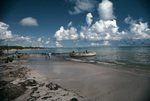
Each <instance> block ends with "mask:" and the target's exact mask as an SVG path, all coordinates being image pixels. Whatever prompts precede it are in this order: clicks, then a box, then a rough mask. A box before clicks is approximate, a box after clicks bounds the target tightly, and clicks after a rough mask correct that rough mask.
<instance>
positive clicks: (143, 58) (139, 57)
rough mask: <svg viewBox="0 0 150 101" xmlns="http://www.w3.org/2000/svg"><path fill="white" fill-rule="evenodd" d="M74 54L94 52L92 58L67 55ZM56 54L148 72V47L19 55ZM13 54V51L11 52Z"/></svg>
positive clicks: (91, 48)
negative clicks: (94, 54)
mask: <svg viewBox="0 0 150 101" xmlns="http://www.w3.org/2000/svg"><path fill="white" fill-rule="evenodd" d="M73 50H74V51H75V52H84V51H85V50H87V51H88V52H96V56H93V57H81V58H72V57H69V53H70V52H72V51H73ZM46 51H51V53H57V54H56V56H59V57H62V58H65V59H68V60H72V61H79V62H88V63H93V64H98V65H103V66H107V67H108V66H111V67H119V68H130V69H132V68H134V69H135V68H136V69H142V70H150V47H140V46H139V47H135V46H134V47H133V46H132V47H130V46H126V47H125V46H124V47H88V48H85V47H84V48H50V49H42V50H22V51H18V52H19V53H45V52H46ZM11 53H13V51H12V52H11Z"/></svg>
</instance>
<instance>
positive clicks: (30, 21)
mask: <svg viewBox="0 0 150 101" xmlns="http://www.w3.org/2000/svg"><path fill="white" fill-rule="evenodd" d="M19 23H20V24H21V25H22V26H38V22H37V20H36V19H35V18H32V17H27V18H23V19H22V20H21V21H20V22H19Z"/></svg>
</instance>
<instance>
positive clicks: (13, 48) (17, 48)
mask: <svg viewBox="0 0 150 101" xmlns="http://www.w3.org/2000/svg"><path fill="white" fill-rule="evenodd" d="M32 49H46V48H43V47H31V46H30V47H23V46H7V45H5V46H0V50H3V51H7V50H10V51H15V50H32Z"/></svg>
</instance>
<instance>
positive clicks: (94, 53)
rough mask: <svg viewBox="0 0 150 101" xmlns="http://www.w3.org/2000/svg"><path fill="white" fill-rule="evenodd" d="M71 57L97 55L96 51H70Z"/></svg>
mask: <svg viewBox="0 0 150 101" xmlns="http://www.w3.org/2000/svg"><path fill="white" fill-rule="evenodd" d="M69 55H70V57H91V56H96V52H93V53H70V54H69Z"/></svg>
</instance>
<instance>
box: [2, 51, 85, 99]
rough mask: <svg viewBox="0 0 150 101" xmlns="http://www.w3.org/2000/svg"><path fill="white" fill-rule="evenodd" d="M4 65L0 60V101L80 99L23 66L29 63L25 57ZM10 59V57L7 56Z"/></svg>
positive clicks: (37, 72) (39, 73)
mask: <svg viewBox="0 0 150 101" xmlns="http://www.w3.org/2000/svg"><path fill="white" fill-rule="evenodd" d="M29 56H33V55H32V54H30V55H27V54H26V55H20V58H19V59H17V60H14V61H12V62H8V63H5V60H6V59H7V57H5V56H4V59H1V60H0V63H1V64H0V100H1V101H78V100H79V101H81V100H82V97H81V96H80V95H78V94H77V93H74V92H71V91H69V90H67V89H64V88H62V87H61V86H59V85H57V84H55V83H53V82H51V81H48V80H47V76H46V75H44V74H42V73H41V72H40V71H39V70H37V69H35V68H33V67H31V66H28V65H24V64H25V63H27V62H30V61H29V60H28V59H27V57H29ZM9 57H10V58H11V57H12V55H9Z"/></svg>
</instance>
